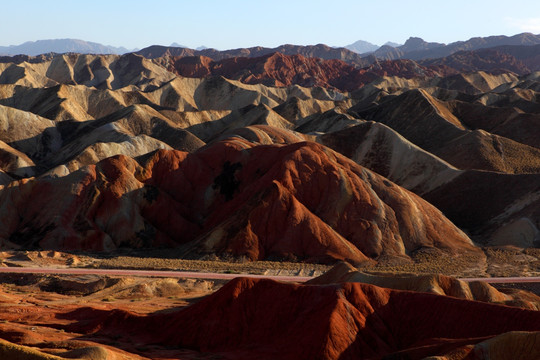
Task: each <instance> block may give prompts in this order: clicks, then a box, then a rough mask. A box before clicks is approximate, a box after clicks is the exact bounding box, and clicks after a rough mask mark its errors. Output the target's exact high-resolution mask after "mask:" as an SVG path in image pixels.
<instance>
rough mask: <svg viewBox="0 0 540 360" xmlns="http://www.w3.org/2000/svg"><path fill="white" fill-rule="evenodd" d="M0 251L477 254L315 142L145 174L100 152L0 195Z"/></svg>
mask: <svg viewBox="0 0 540 360" xmlns="http://www.w3.org/2000/svg"><path fill="white" fill-rule="evenodd" d="M0 203H2V204H3V205H4V207H3V208H2V209H3V210H2V213H1V214H2V216H1V218H0V219H1V220H0V225H1V226H0V239H1V244H2V246H4V247H6V246H11V247H16V248H18V247H21V248H25V249H28V248H32V247H40V248H57V249H77V250H81V249H95V250H111V249H115V248H118V247H124V246H127V247H145V246H158V245H168V246H178V245H181V244H184V245H183V246H184V248H185V250H186V254H187V255H195V254H197V255H201V254H213V253H217V254H222V255H232V256H236V257H238V256H244V257H247V258H248V259H251V260H261V259H269V258H270V259H271V258H278V259H282V258H289V259H305V260H308V261H317V262H329V261H333V260H334V259H346V260H350V261H352V262H356V263H358V262H363V261H367V260H368V258H377V257H379V256H398V257H403V256H407V255H411V254H412V253H413V252H414V251H416V250H419V249H421V248H424V247H428V248H432V247H435V248H438V249H441V250H443V251H446V252H448V253H454V254H456V253H476V254H477V253H478V252H479V250H478V249H477V248H476V247H474V246H473V245H472V243H471V241H470V240H469V238H468V237H467V236H466V235H465V234H464V233H463V232H461V231H460V230H459V229H457V228H456V227H455V226H454V225H453V224H452V223H451V222H450V221H448V220H447V219H446V218H445V217H444V216H443V215H442V214H441V213H440V212H439V211H438V210H437V209H435V208H434V207H433V206H431V205H429V204H428V203H427V202H425V201H424V200H422V199H421V198H420V197H418V196H416V195H414V194H413V193H411V192H408V191H407V190H405V189H403V188H401V187H399V186H397V185H395V184H393V183H391V182H390V181H388V180H386V179H385V178H383V177H381V176H379V175H377V174H375V173H373V172H371V171H369V170H367V169H365V168H362V167H361V166H359V165H357V164H356V163H354V162H353V161H351V160H349V159H347V158H345V157H344V156H342V155H339V154H337V153H335V152H333V151H332V150H330V149H328V148H325V147H324V146H322V145H318V144H316V143H310V142H300V143H295V144H291V145H259V146H257V145H254V144H253V143H250V142H248V141H246V140H240V139H234V138H233V139H229V140H225V141H221V142H217V143H215V144H213V145H210V146H207V147H205V148H202V149H200V150H198V151H197V152H195V153H192V154H189V153H186V152H181V151H169V150H163V151H158V152H156V153H155V154H154V155H153V156H151V157H150V158H149V159H148V160H147V162H146V164H145V165H144V167H141V166H140V165H139V164H138V163H137V162H135V161H134V160H133V159H131V158H128V157H126V156H116V157H111V158H108V159H106V160H103V161H101V162H99V163H98V164H97V165H91V166H88V167H86V168H83V169H81V170H80V171H77V172H74V173H72V174H70V175H68V176H65V177H62V178H56V179H55V178H42V179H38V180H29V179H26V180H22V181H18V182H14V183H12V184H10V186H8V187H6V188H4V189H2V190H0Z"/></svg>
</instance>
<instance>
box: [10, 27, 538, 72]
mask: <svg viewBox="0 0 540 360" xmlns="http://www.w3.org/2000/svg"><path fill="white" fill-rule="evenodd" d="M536 45H540V35H534V34H531V33H522V34H518V35H514V36H502V35H501V36H489V37H475V38H471V39H469V40H466V41H457V42H453V43H450V44H443V43H437V42H427V41H425V40H423V39H422V38H419V37H411V38H409V39H408V40H407V41H406V42H405V44H403V45H400V44H396V43H391V42H387V43H385V44H384V45H383V46H381V47H378V45H374V44H372V43H369V42H367V41H363V40H359V41H357V42H355V43H353V44H350V45H347V46H346V47H330V46H328V45H324V44H317V45H307V46H303V45H290V44H285V45H281V46H278V47H275V48H267V47H262V46H256V47H251V48H238V49H231V50H223V51H220V50H216V49H211V48H207V47H205V46H200V47H198V48H196V49H190V48H187V47H185V46H183V45H181V44H179V43H176V42H175V43H172V44H171V45H170V46H160V45H153V46H149V47H147V48H144V49H141V50H138V51H136V54H138V55H142V56H144V57H146V58H148V59H154V58H159V57H163V56H173V57H189V56H204V57H208V58H210V59H212V60H214V61H220V60H223V59H229V58H235V57H247V58H253V57H261V56H266V55H269V54H273V53H276V52H278V53H281V54H284V55H302V56H304V57H307V58H320V59H323V60H334V59H337V60H342V61H344V62H346V63H348V64H350V65H353V66H355V67H359V68H364V67H367V66H370V65H372V64H375V63H377V62H379V61H381V60H382V61H384V60H399V59H408V60H415V61H421V62H423V63H422V65H424V64H425V65H427V66H432V65H435V66H439V65H444V66H449V67H451V68H453V69H456V70H458V71H479V70H484V71H495V72H498V71H499V70H501V71H503V72H504V71H512V72H515V73H518V74H524V73H528V72H530V71H536V70H537V69H538V62H539V60H538V56H539V54H538V46H536ZM493 48H497V49H496V52H486V51H480V50H485V49H493ZM132 51H135V50H132ZM478 51H480V52H478ZM128 52H130V50H128V49H126V48H124V47H113V46H106V45H102V44H98V43H93V42H87V41H83V40H76V39H56V40H39V41H34V42H26V43H24V44H21V45H17V46H4V47H0V55H6V56H14V55H19V54H20V56H19V57H18V58H17V59H4V60H1V62H22V61H31V62H35V61H40V60H39V59H27V58H25V56H37V55H40V54H49V53H80V54H124V53H128ZM45 56H47V55H45ZM434 59H440V60H437V61H435V60H434Z"/></svg>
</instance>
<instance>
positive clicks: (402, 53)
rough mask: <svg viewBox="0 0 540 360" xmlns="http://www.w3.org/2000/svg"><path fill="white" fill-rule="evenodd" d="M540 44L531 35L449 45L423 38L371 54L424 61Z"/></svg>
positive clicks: (539, 39)
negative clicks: (506, 46) (474, 51)
mask: <svg viewBox="0 0 540 360" xmlns="http://www.w3.org/2000/svg"><path fill="white" fill-rule="evenodd" d="M538 44H540V35H534V34H531V33H522V34H517V35H514V36H504V35H499V36H488V37H474V38H471V39H469V40H467V41H456V42H453V43H450V44H448V45H447V44H442V43H436V42H426V41H424V40H423V39H421V38H418V37H411V38H409V39H408V40H407V41H406V42H405V44H403V45H401V46H398V47H392V46H382V47H380V48H379V49H377V50H375V51H374V52H371V53H369V54H370V55H373V56H375V57H377V58H378V59H383V60H395V59H410V60H422V59H434V58H441V57H445V56H450V55H452V54H454V53H456V52H458V51H472V50H479V49H485V48H491V47H496V46H505V45H525V46H531V45H538ZM363 55H368V53H367V52H366V53H365V54H363Z"/></svg>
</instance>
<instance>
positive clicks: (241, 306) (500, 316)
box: [65, 278, 540, 359]
mask: <svg viewBox="0 0 540 360" xmlns="http://www.w3.org/2000/svg"><path fill="white" fill-rule="evenodd" d="M261 309H264V311H261ZM404 309H406V311H404ZM465 314H470V315H471V316H469V317H468V320H467V326H463V324H462V322H461V321H459V320H456V319H459V318H462V317H463V316H466V315H465ZM65 316H66V317H68V318H70V319H74V320H76V319H80V320H79V322H78V323H77V322H76V323H75V324H73V325H70V326H68V327H67V328H68V329H69V330H70V331H77V332H83V333H93V332H98V334H101V335H102V336H103V335H105V336H107V335H110V334H123V335H120V339H121V340H122V341H124V342H132V341H137V342H143V343H150V344H152V343H156V344H162V345H163V344H171V345H172V344H174V345H175V346H182V347H186V348H191V349H196V350H199V351H202V352H212V353H216V354H219V355H221V356H224V357H225V358H234V359H253V358H258V359H275V358H280V359H314V358H317V359H338V358H339V359H358V358H360V359H376V358H381V357H384V356H386V355H391V354H393V353H397V352H400V353H401V354H402V355H401V356H406V358H408V359H421V358H423V357H426V356H429V355H437V354H444V353H447V352H449V351H451V350H454V349H456V348H461V347H463V346H466V345H470V344H472V345H474V344H476V343H478V342H481V341H482V340H485V339H488V338H492V337H494V336H496V335H499V334H502V333H505V332H508V331H515V330H522V331H523V330H524V331H538V330H540V313H538V312H536V311H527V310H522V309H516V308H510V307H505V306H499V305H491V304H486V303H480V302H474V301H468V300H461V299H456V298H451V297H445V296H439V295H433V294H424V293H413V292H409V291H397V290H389V289H382V288H379V287H376V286H373V285H367V284H360V283H345V284H340V285H326V286H309V285H293V284H285V283H278V282H274V281H271V280H253V279H246V278H237V279H234V280H232V281H231V282H229V283H228V284H227V285H225V286H224V287H223V288H222V289H221V290H219V291H218V292H216V293H215V294H213V295H212V296H209V297H207V298H206V299H204V300H202V301H200V302H199V303H197V304H195V305H192V306H191V307H189V308H187V309H185V310H180V311H178V312H173V313H169V314H163V315H150V316H137V315H133V314H130V313H126V312H121V311H116V312H112V313H109V312H105V311H96V310H92V309H86V310H85V309H82V310H81V311H76V312H73V313H70V314H66V315H65ZM88 318H92V319H94V320H93V321H87V320H82V319H88ZM419 319H422V320H421V321H419ZM125 329H130V331H125ZM135 329H145V330H144V331H137V330H135ZM158 329H159V330H158ZM208 334H212V336H208ZM511 338H512V337H510V341H511ZM277 344H279V346H276V345H277Z"/></svg>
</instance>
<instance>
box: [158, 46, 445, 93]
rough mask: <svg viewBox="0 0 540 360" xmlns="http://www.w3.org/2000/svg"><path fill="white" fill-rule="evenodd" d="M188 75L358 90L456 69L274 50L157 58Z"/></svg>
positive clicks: (402, 61) (170, 68)
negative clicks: (359, 64)
mask: <svg viewBox="0 0 540 360" xmlns="http://www.w3.org/2000/svg"><path fill="white" fill-rule="evenodd" d="M155 61H156V62H158V63H159V64H161V65H164V66H167V67H168V70H169V71H171V72H173V73H175V74H177V75H181V76H185V77H197V78H201V77H207V76H212V75H221V76H224V77H226V78H228V79H233V80H239V81H241V82H243V83H246V84H264V85H268V86H289V85H301V86H306V87H311V86H321V87H326V88H335V89H339V90H342V91H352V90H356V89H358V88H360V87H362V86H363V85H365V84H367V83H370V82H372V81H374V80H376V79H378V78H380V77H382V76H399V77H403V78H407V79H409V78H414V77H435V76H443V75H447V74H451V73H454V71H453V70H452V69H450V68H448V67H445V66H433V67H425V66H421V65H418V64H417V63H415V62H414V61H411V60H395V61H380V62H375V63H374V64H372V65H369V66H368V67H365V68H362V69H358V68H356V67H354V66H352V65H349V64H347V63H345V62H344V61H341V60H335V59H334V60H323V59H320V58H313V57H304V56H302V55H284V54H282V53H278V52H276V53H272V54H268V55H264V56H260V57H233V58H226V59H223V60H220V61H214V60H212V59H211V58H209V57H204V56H191V57H184V56H177V57H172V58H171V57H162V58H158V59H156V60H155Z"/></svg>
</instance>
